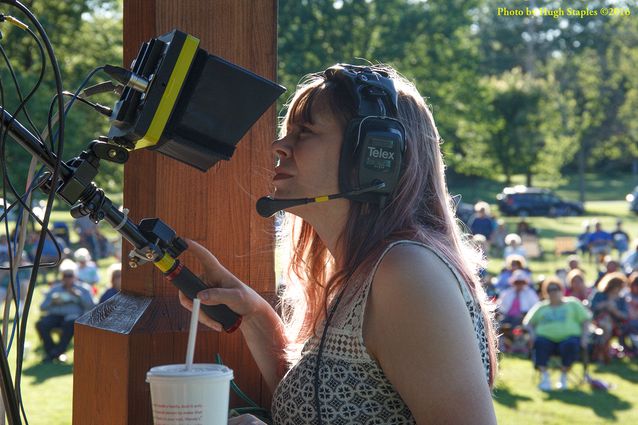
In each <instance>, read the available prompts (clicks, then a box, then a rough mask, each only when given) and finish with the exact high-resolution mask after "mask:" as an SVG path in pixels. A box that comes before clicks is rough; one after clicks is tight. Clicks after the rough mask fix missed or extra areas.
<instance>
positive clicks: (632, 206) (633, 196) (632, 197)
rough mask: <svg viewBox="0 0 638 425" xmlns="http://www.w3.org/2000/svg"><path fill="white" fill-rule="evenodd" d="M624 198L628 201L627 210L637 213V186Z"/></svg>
mask: <svg viewBox="0 0 638 425" xmlns="http://www.w3.org/2000/svg"><path fill="white" fill-rule="evenodd" d="M625 199H626V200H627V202H629V211H633V212H635V213H636V214H638V186H636V187H635V188H634V191H633V192H631V193H630V194H628V195H627V196H626V197H625Z"/></svg>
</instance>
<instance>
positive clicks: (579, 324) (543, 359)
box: [523, 276, 591, 391]
mask: <svg viewBox="0 0 638 425" xmlns="http://www.w3.org/2000/svg"><path fill="white" fill-rule="evenodd" d="M541 293H542V297H543V301H540V302H539V303H537V304H536V305H535V306H534V307H533V308H532V309H531V310H530V311H529V312H528V313H527V315H526V316H525V319H523V325H524V326H525V327H526V329H527V330H528V332H529V334H530V342H531V344H533V349H534V365H535V366H536V367H537V368H538V369H539V370H540V372H541V382H540V384H539V386H538V387H539V388H540V389H541V390H542V391H550V390H551V389H552V383H551V380H550V377H549V372H548V370H547V363H548V361H549V358H550V356H552V355H553V354H558V355H559V356H560V359H561V376H560V381H559V383H558V386H557V388H558V389H566V388H567V372H568V371H569V369H571V367H572V364H573V363H574V362H575V361H576V359H578V354H579V351H580V350H579V348H580V347H582V348H585V347H587V343H588V341H587V335H588V334H587V329H588V327H589V320H590V319H591V313H590V312H589V311H588V310H587V309H586V308H585V307H584V306H583V305H582V304H581V303H580V301H579V300H577V299H576V298H572V297H563V284H562V283H561V281H560V279H558V278H557V277H555V276H552V277H549V278H547V279H545V280H544V281H543V284H542V286H541Z"/></svg>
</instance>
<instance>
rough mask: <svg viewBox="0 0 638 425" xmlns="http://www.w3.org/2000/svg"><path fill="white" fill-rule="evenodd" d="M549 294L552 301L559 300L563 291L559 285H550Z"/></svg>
mask: <svg viewBox="0 0 638 425" xmlns="http://www.w3.org/2000/svg"><path fill="white" fill-rule="evenodd" d="M547 295H548V296H549V300H550V302H558V301H560V299H561V298H562V297H563V291H562V290H561V288H560V286H558V285H548V286H547Z"/></svg>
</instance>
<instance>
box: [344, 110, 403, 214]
mask: <svg viewBox="0 0 638 425" xmlns="http://www.w3.org/2000/svg"><path fill="white" fill-rule="evenodd" d="M404 151H405V130H404V129H403V125H401V123H400V122H399V121H397V120H395V119H393V118H386V117H365V118H358V119H355V120H352V121H351V122H350V123H349V124H348V126H347V127H346V131H345V134H344V143H343V149H342V152H341V158H340V161H339V182H340V187H341V190H342V191H344V192H347V191H351V190H354V189H359V188H362V187H368V186H370V185H374V182H377V181H383V182H384V183H385V184H386V186H385V187H384V188H383V189H379V190H377V191H374V192H369V193H365V194H361V195H353V196H350V197H349V199H352V200H355V201H359V202H374V203H383V202H384V199H385V198H387V197H388V196H389V195H390V194H391V193H392V192H393V191H394V189H395V188H396V186H397V183H398V181H399V178H400V174H401V169H402V163H403V154H404Z"/></svg>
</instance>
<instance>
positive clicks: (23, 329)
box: [0, 0, 65, 425]
mask: <svg viewBox="0 0 638 425" xmlns="http://www.w3.org/2000/svg"><path fill="white" fill-rule="evenodd" d="M0 1H1V2H3V3H8V4H10V5H12V6H15V7H16V8H18V9H19V10H20V11H21V12H22V13H23V14H24V15H26V16H27V18H28V19H29V21H31V22H32V23H33V25H34V26H35V27H36V29H37V30H38V34H39V35H40V38H41V39H42V41H43V42H44V45H45V47H46V50H47V54H48V56H49V60H50V61H51V66H52V68H53V73H54V76H55V88H56V92H57V94H58V113H59V114H60V116H62V114H63V113H64V102H63V99H62V91H63V89H62V75H61V73H60V67H59V65H58V61H57V59H56V57H55V53H54V52H53V46H52V45H51V40H49V37H48V36H47V33H46V31H45V30H44V28H43V27H42V25H41V24H40V22H39V21H38V19H37V18H36V17H35V16H34V15H33V13H31V11H30V10H29V9H28V8H27V7H26V6H24V5H23V4H22V3H20V2H19V1H17V0H0ZM64 121H65V120H63V119H62V120H60V122H59V125H58V131H59V140H58V146H57V150H56V152H55V153H56V155H57V158H56V162H55V166H54V168H53V175H52V177H51V181H53V182H54V184H55V183H56V182H57V181H58V179H59V178H60V164H61V161H62V154H63V152H64ZM49 126H50V123H49ZM54 197H55V191H54V190H52V191H51V192H50V193H49V196H48V199H47V206H46V208H45V211H44V220H42V223H43V224H42V225H43V228H47V227H48V225H49V218H50V216H51V208H52V207H53V198H54ZM43 248H44V235H43V233H41V234H40V239H39V240H38V246H37V249H36V255H35V258H34V261H33V263H34V273H32V274H31V279H30V281H29V287H28V290H27V297H26V299H25V309H24V312H23V313H24V317H23V320H22V323H21V326H20V332H19V334H18V351H17V353H16V357H17V359H16V363H17V368H16V369H17V370H16V377H15V383H16V396H17V401H18V403H19V404H20V408H21V411H22V415H23V417H24V421H25V424H26V425H28V420H27V417H26V412H25V411H24V405H23V403H22V394H21V386H20V380H21V374H22V362H23V360H24V359H23V356H24V343H25V341H26V334H27V319H28V315H29V309H28V306H30V304H31V300H32V298H33V291H34V289H35V282H36V279H37V270H38V265H39V263H40V258H41V257H42V249H43ZM16 423H19V418H18V422H16Z"/></svg>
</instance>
